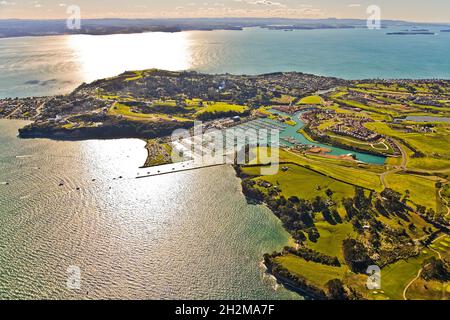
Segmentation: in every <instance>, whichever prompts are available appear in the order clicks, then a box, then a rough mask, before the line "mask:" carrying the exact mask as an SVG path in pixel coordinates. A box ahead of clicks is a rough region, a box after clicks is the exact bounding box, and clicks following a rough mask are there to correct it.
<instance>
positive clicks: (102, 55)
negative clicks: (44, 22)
mask: <svg viewBox="0 0 450 320" xmlns="http://www.w3.org/2000/svg"><path fill="white" fill-rule="evenodd" d="M67 45H68V47H69V48H71V49H72V50H73V54H74V56H75V59H76V60H77V61H78V63H79V64H80V69H81V70H80V71H81V73H82V74H81V76H82V78H83V81H85V82H91V81H94V80H96V79H101V78H105V77H111V76H114V75H117V74H120V73H122V72H124V71H128V70H142V69H149V68H158V69H165V70H173V71H177V70H185V69H189V67H190V53H189V40H188V35H187V34H186V33H181V32H180V33H162V32H155V33H141V34H123V35H122V34H119V35H108V36H91V35H74V36H69V37H67Z"/></svg>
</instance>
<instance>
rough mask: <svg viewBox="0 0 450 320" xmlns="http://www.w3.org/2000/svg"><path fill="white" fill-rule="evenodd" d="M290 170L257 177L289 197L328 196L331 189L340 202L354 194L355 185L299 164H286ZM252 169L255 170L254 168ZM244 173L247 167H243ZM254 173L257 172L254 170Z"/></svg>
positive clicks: (312, 197) (311, 197) (309, 197)
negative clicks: (327, 193) (277, 187)
mask: <svg viewBox="0 0 450 320" xmlns="http://www.w3.org/2000/svg"><path fill="white" fill-rule="evenodd" d="M286 167H287V168H289V170H288V171H285V172H284V171H282V170H279V172H278V174H276V175H273V176H263V177H261V178H255V179H256V180H261V179H262V180H264V181H267V182H269V183H271V184H272V185H277V186H279V188H280V189H281V191H282V192H281V194H282V195H283V196H284V197H285V198H286V199H287V198H289V197H291V196H297V197H299V198H301V199H305V200H313V199H314V198H315V197H316V196H321V197H324V198H325V197H327V196H326V194H325V191H326V190H327V189H330V190H332V191H333V192H334V195H333V199H335V201H337V202H339V203H340V200H341V199H342V198H343V197H351V196H353V195H354V193H355V190H354V187H353V186H352V185H350V184H346V183H343V182H340V181H337V180H335V179H333V178H329V177H327V176H324V175H322V174H319V173H317V172H314V171H311V170H309V169H306V168H304V167H301V166H298V165H291V164H290V165H286ZM252 170H255V169H254V168H253V169H252ZM243 172H244V173H247V174H248V172H247V171H245V168H244V169H243ZM253 173H255V172H254V171H253Z"/></svg>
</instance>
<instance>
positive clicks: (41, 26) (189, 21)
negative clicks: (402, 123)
mask: <svg viewBox="0 0 450 320" xmlns="http://www.w3.org/2000/svg"><path fill="white" fill-rule="evenodd" d="M382 24H383V27H393V26H405V27H406V26H408V27H411V26H438V27H441V28H449V27H450V26H449V25H445V24H424V23H414V22H407V21H395V20H383V23H382ZM365 26H366V20H358V19H334V18H330V19H284V18H186V19H85V20H82V23H81V29H80V30H69V29H68V28H67V26H66V20H64V19H60V20H21V19H7V20H0V38H8V37H23V36H46V35H61V34H92V35H104V34H118V33H141V32H157V31H159V32H181V31H190V30H205V31H209V30H242V29H243V28H248V27H262V28H267V29H285V30H286V29H289V30H294V29H303V30H305V29H306V30H310V29H348V28H362V27H365Z"/></svg>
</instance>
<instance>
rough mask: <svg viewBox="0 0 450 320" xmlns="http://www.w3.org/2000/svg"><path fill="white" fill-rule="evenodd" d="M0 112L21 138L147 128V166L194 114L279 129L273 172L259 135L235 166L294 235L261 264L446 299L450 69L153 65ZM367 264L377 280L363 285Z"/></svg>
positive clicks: (318, 282)
mask: <svg viewBox="0 0 450 320" xmlns="http://www.w3.org/2000/svg"><path fill="white" fill-rule="evenodd" d="M0 117H1V118H4V119H26V120H30V121H32V123H31V124H28V125H26V126H25V127H23V128H21V129H20V130H19V136H20V137H21V138H51V139H61V140H81V139H99V138H101V139H111V138H140V139H143V140H145V141H146V142H147V146H146V148H147V150H148V158H147V160H146V163H145V165H144V166H145V167H152V166H158V165H162V164H167V163H171V161H172V160H171V157H170V154H171V150H172V148H173V144H172V143H171V141H170V138H169V137H170V134H171V133H172V132H173V130H175V129H178V128H186V129H190V128H192V126H193V124H194V121H195V120H201V121H202V122H203V124H204V126H205V128H208V129H217V130H227V129H229V128H235V127H237V126H242V127H247V128H274V127H275V128H279V129H280V130H283V132H288V133H289V135H288V136H286V135H284V136H282V138H281V139H280V140H281V142H280V149H279V154H280V158H279V163H278V164H279V166H280V170H279V171H278V172H277V173H276V174H274V175H271V176H263V175H261V168H263V167H265V166H268V165H270V163H265V162H264V161H262V160H261V158H260V157H256V156H255V155H258V154H260V152H261V151H271V150H263V149H264V148H267V147H262V146H255V145H253V146H248V148H246V153H247V156H248V158H249V159H250V160H251V161H250V162H249V163H247V164H246V165H237V164H236V165H234V169H235V171H236V175H237V177H239V179H241V186H242V192H243V194H244V195H245V196H246V198H247V199H248V201H249V203H253V204H255V203H264V204H265V205H266V206H267V207H268V208H269V209H270V210H271V211H272V212H273V213H274V214H275V215H276V216H277V217H278V218H279V219H280V221H281V223H282V225H283V227H284V228H285V229H286V231H287V232H288V233H289V234H290V241H289V243H287V244H286V247H285V248H284V249H282V250H280V251H278V252H272V253H267V254H265V255H264V257H261V259H262V260H263V261H264V265H265V266H266V268H267V272H269V273H270V274H272V275H273V276H275V278H276V279H277V281H279V282H280V283H282V284H283V285H284V286H285V287H286V288H288V289H291V290H293V291H296V292H299V293H300V294H302V295H303V296H306V297H310V298H314V299H341V300H344V299H358V300H359V299H448V298H449V295H450V293H449V290H448V288H449V285H450V265H449V261H450V253H449V250H448V247H449V246H450V220H449V219H450V208H449V203H450V186H449V176H450V150H449V148H448V145H449V143H450V124H449V123H448V122H446V121H447V120H448V119H449V118H450V80H436V79H435V80H380V79H374V80H370V79H369V80H352V81H349V80H342V79H338V78H332V77H321V76H315V75H311V74H304V73H298V72H276V73H270V74H263V75H257V76H248V75H232V74H217V75H211V74H203V73H198V72H193V71H180V72H173V71H165V70H158V69H151V70H140V71H128V72H125V73H123V74H120V75H118V76H116V77H112V78H108V79H101V80H97V81H94V82H92V83H90V84H82V85H81V86H79V87H78V88H77V89H76V90H74V91H73V92H72V93H70V94H67V95H59V96H51V97H36V98H20V99H19V98H13V99H12V98H9V99H3V100H0ZM421 117H423V118H421ZM444 119H445V121H444ZM299 124H300V125H299ZM305 141H306V142H305ZM337 148H339V149H340V150H342V151H344V152H345V153H346V154H344V155H336V154H334V153H332V152H331V151H332V150H333V149H334V150H336V149H337ZM357 155H359V156H357ZM374 157H375V158H376V159H381V160H382V161H379V162H374V161H371V160H370V159H373V158H374ZM365 159H368V160H365ZM140 178H142V177H140ZM373 265H376V266H378V267H379V268H381V273H382V287H381V288H375V289H373V288H371V289H368V288H367V287H366V282H367V278H368V275H367V274H366V272H367V270H368V267H369V266H373Z"/></svg>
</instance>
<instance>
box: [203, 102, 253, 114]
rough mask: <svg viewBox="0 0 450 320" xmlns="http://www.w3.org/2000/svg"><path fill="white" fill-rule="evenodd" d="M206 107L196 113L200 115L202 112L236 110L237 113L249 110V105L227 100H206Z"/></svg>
mask: <svg viewBox="0 0 450 320" xmlns="http://www.w3.org/2000/svg"><path fill="white" fill-rule="evenodd" d="M203 105H204V107H203V108H201V109H200V110H199V111H198V112H197V113H196V115H197V116H198V115H200V114H202V113H225V112H236V113H244V112H245V111H247V110H248V107H246V106H241V105H238V104H230V103H227V102H204V103H203Z"/></svg>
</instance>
